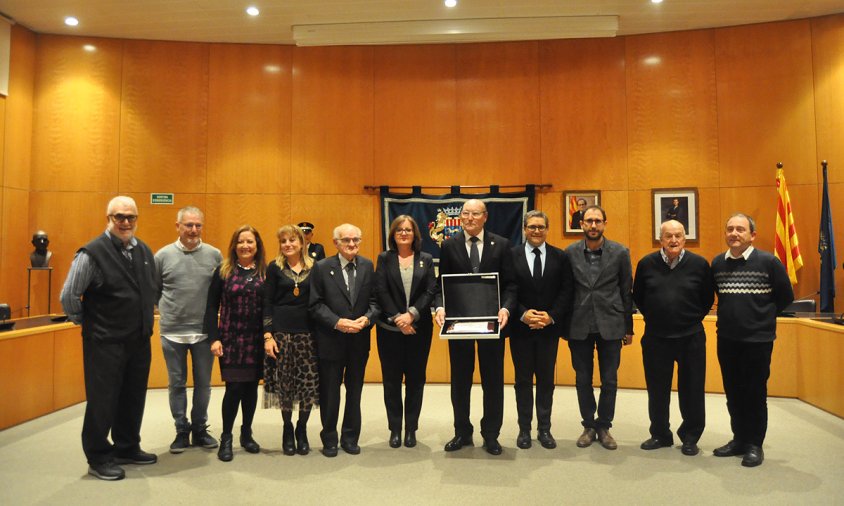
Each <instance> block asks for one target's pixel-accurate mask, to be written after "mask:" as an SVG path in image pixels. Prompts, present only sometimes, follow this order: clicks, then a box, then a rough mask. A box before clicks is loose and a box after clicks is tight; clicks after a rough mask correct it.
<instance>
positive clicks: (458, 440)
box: [445, 436, 475, 452]
mask: <svg viewBox="0 0 844 506" xmlns="http://www.w3.org/2000/svg"><path fill="white" fill-rule="evenodd" d="M464 446H475V443H474V441H472V436H454V437H453V438H452V439H451V441H449V442H448V443H446V444H445V451H447V452H456V451H457V450H459V449H461V448H463V447H464Z"/></svg>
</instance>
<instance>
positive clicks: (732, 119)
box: [715, 20, 817, 187]
mask: <svg viewBox="0 0 844 506" xmlns="http://www.w3.org/2000/svg"><path fill="white" fill-rule="evenodd" d="M715 55H716V61H715V63H716V75H717V90H718V149H719V160H720V171H721V172H720V180H721V186H728V187H731V186H759V185H765V184H768V182H769V181H770V179H769V178H770V176H769V175H768V174H769V172H768V170H767V169H768V168H769V167H773V166H774V164H776V163H777V162H783V164H784V165H785V168H786V174H787V178H788V182H789V183H790V184H801V183H817V169H816V165H815V158H816V156H817V151H816V142H815V111H814V105H815V103H814V98H813V95H814V93H813V76H812V40H811V32H810V30H809V21H808V20H802V21H789V22H782V23H768V24H762V25H749V26H739V27H733V28H720V29H717V30H715ZM771 173H772V172H771Z"/></svg>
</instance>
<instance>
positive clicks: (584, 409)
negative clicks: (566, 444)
mask: <svg viewBox="0 0 844 506" xmlns="http://www.w3.org/2000/svg"><path fill="white" fill-rule="evenodd" d="M606 223H607V213H606V212H605V211H604V210H603V209H602V208H601V207H599V206H589V207H587V208H586V210H585V211H584V212H583V220H582V221H581V222H580V225H581V228H582V229H583V234H584V236H585V238H584V239H583V240H582V241H578V242H576V243H574V244H572V245H570V246H569V247H568V248H566V254H567V255H568V257H569V261H570V262H571V268H572V274H573V280H574V300H573V303H572V313H571V318H570V319H569V322H570V325H569V331H568V333H567V335H566V336H565V337H566V339H568V342H569V350H570V351H571V363H572V367H573V368H574V372H575V388H576V390H577V403H578V405H579V407H580V416H581V419H582V421H581V423H582V424H583V434H581V435H580V437H579V438H578V439H577V446H578V447H580V448H586V447H587V446H589V445H591V444H592V442H593V441H595V440H596V439H597V440H599V441H600V442H601V446H603V447H604V448H606V449H608V450H615V449H616V448H618V444H617V443H616V442H615V439H613V437H612V436H611V435H610V427H612V421H613V417H614V416H615V397H616V392H617V390H618V366H619V364H620V363H621V347H622V345H628V344H630V343H631V342H633V294H632V287H633V267H632V266H631V264H630V252H629V251H628V250H627V248H625V247H624V246H622V245H621V244H619V243H617V242H615V241H610V240H609V239H607V238H606V237H604V227H605V226H606ZM596 349H597V350H598V367H599V368H600V373H601V397H600V399H599V401H598V404H597V406H596V404H595V392H594V390H593V388H592V372H593V369H594V360H595V358H594V355H595V350H596ZM596 409H597V414H598V417H597V418H595V413H596Z"/></svg>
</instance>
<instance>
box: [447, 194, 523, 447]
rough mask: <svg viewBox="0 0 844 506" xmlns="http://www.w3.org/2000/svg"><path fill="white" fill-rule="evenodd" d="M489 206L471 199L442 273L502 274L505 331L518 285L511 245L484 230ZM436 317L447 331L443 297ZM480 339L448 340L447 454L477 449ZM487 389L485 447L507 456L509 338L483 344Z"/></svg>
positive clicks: (483, 425) (449, 241)
mask: <svg viewBox="0 0 844 506" xmlns="http://www.w3.org/2000/svg"><path fill="white" fill-rule="evenodd" d="M487 217H488V215H487V210H486V204H484V203H483V202H482V201H480V200H477V199H472V200H467V201H466V202H465V203H464V204H463V209H462V210H461V212H460V221H461V224H462V225H463V231H462V232H460V233H458V234H456V235H454V236H453V237H451V238H449V239H447V240H446V241H445V242H443V245H442V250H441V252H440V275H442V274H462V273H478V272H497V273H498V275H499V289H500V290H501V293H500V301H501V308H500V309H499V311H498V325H499V329H504V327H505V326H506V325H507V321H508V319H509V317H510V309H509V308H514V306H515V285H514V284H513V283H512V269H513V259H512V252H511V251H510V250H511V248H512V246H511V245H510V241H508V240H507V239H505V238H504V237H501V236H499V235H496V234H493V233H492V232H486V231H485V230H484V224H485V223H486V220H487ZM436 306H437V311H436V315H435V319H436V322H437V324H438V325H439V326H440V327H442V326H443V324H444V323H445V317H446V314H445V308H444V307H443V303H442V293H440V294H439V295H438V296H437V299H436ZM475 342H476V340H474V339H468V340H459V341H458V340H451V341H449V342H448V355H449V363H450V365H451V406H452V408H453V410H454V438H452V439H451V441H449V442H448V443H446V445H445V451H447V452H451V451H456V450H459V449H461V448H463V447H464V446H473V445H474V442H473V441H472V432H473V431H474V427H473V426H472V422H471V421H470V420H469V403H470V399H471V392H472V375H473V373H474V372H475ZM477 346H478V363H479V365H480V370H481V386H482V388H483V393H484V401H483V405H484V416H483V418H481V436H482V437H483V438H484V448H486V451H487V452H488V453H489V454H491V455H501V452H502V448H501V444H500V443H499V442H498V435H499V433H500V432H501V424H502V421H503V419H504V334H503V331H502V336H501V337H500V338H498V339H481V340H477Z"/></svg>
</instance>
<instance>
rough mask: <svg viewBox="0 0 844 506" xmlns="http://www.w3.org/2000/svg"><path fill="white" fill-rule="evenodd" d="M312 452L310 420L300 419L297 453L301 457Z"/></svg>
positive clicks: (297, 424)
mask: <svg viewBox="0 0 844 506" xmlns="http://www.w3.org/2000/svg"><path fill="white" fill-rule="evenodd" d="M310 451H311V445H309V444H308V419H307V418H306V419H305V420H304V421H303V420H302V418H301V417H300V418H299V421H298V422H296V453H298V454H299V455H307V454H308V453H309V452H310Z"/></svg>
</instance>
